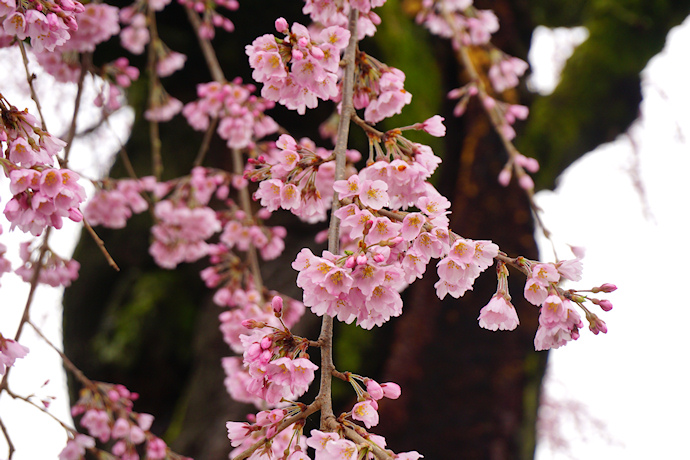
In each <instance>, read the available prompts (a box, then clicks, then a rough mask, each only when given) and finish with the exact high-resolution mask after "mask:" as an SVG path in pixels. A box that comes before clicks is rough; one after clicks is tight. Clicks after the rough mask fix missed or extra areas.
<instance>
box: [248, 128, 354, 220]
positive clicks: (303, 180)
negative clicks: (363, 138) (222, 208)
mask: <svg viewBox="0 0 690 460" xmlns="http://www.w3.org/2000/svg"><path fill="white" fill-rule="evenodd" d="M275 147H276V148H273V149H269V150H268V151H267V152H266V154H265V155H261V156H260V157H258V158H256V159H252V160H251V161H250V165H251V169H248V170H246V171H245V177H247V178H248V179H250V180H252V181H259V182H260V183H259V188H258V190H257V191H256V192H255V193H254V199H255V200H257V201H260V202H261V205H262V206H263V207H265V208H266V209H267V210H269V211H275V210H277V209H279V208H282V209H286V210H289V211H290V212H292V213H293V214H295V215H296V216H298V217H299V218H301V219H302V220H304V221H306V222H310V223H314V222H319V221H322V220H325V219H326V211H327V209H328V208H330V206H331V202H332V200H333V193H332V191H333V182H334V180H335V161H334V158H333V156H332V151H330V150H326V149H324V148H317V147H316V145H315V144H314V143H313V142H312V141H310V140H309V139H306V138H305V139H301V140H300V142H299V143H297V141H296V140H295V139H294V138H293V137H292V136H289V135H287V134H283V135H281V136H280V137H279V138H278V142H276V144H275ZM347 155H348V159H349V160H350V161H357V160H359V158H360V155H359V153H358V152H356V151H351V150H350V151H348V152H347Z"/></svg>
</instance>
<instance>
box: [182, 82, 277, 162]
mask: <svg viewBox="0 0 690 460" xmlns="http://www.w3.org/2000/svg"><path fill="white" fill-rule="evenodd" d="M254 90H255V87H254V85H243V84H242V81H241V80H240V79H236V80H235V81H233V82H231V83H218V82H211V83H204V84H200V85H198V86H197V95H198V96H199V100H197V101H193V102H190V103H188V104H186V105H185V106H184V108H183V109H182V114H183V115H184V116H185V117H186V118H187V122H188V123H189V124H190V126H192V127H193V128H194V129H196V130H197V131H205V130H207V129H208V127H209V124H210V122H211V120H212V119H218V128H217V133H218V135H219V136H220V137H221V138H222V139H225V140H226V141H227V145H228V147H230V148H232V149H243V148H246V147H248V146H250V145H251V144H253V142H254V141H255V140H256V139H261V138H262V137H264V136H267V135H269V134H273V133H275V132H276V131H278V124H277V123H276V122H275V121H274V120H273V118H271V117H269V116H267V115H265V114H264V112H265V111H266V110H267V109H271V108H273V106H274V104H273V102H272V101H267V100H265V99H263V98H258V97H256V96H254V95H253V94H252V93H253V92H254Z"/></svg>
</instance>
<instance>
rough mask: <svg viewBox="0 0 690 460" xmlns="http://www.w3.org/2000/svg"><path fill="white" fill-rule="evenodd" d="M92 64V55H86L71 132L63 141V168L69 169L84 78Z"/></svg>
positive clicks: (75, 100)
mask: <svg viewBox="0 0 690 460" xmlns="http://www.w3.org/2000/svg"><path fill="white" fill-rule="evenodd" d="M90 62H91V54H90V53H85V54H83V55H82V57H81V71H80V73H79V81H78V82H77V96H76V97H75V99H74V112H73V113H72V121H71V123H70V125H69V131H68V132H67V137H66V138H65V139H63V140H64V141H65V142H66V143H67V145H66V146H65V156H64V158H63V159H62V160H60V164H61V165H62V167H63V168H65V167H67V161H68V160H69V153H70V151H71V150H72V141H73V140H74V136H75V134H76V132H77V115H78V114H79V108H80V107H81V95H82V92H83V91H84V78H85V77H86V72H87V69H88V67H89V64H90Z"/></svg>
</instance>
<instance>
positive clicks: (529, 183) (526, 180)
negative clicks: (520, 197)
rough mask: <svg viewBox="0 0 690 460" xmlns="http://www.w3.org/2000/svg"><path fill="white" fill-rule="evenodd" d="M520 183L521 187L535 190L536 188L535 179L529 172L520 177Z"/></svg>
mask: <svg viewBox="0 0 690 460" xmlns="http://www.w3.org/2000/svg"><path fill="white" fill-rule="evenodd" d="M518 183H519V184H520V187H521V188H522V189H523V190H533V189H534V181H533V180H532V178H531V177H529V176H528V175H527V174H524V175H522V176H521V177H520V180H519V181H518Z"/></svg>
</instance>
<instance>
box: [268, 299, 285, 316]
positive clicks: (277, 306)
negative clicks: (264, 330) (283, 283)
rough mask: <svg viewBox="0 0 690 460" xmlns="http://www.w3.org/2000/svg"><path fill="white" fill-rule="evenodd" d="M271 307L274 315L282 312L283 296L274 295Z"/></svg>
mask: <svg viewBox="0 0 690 460" xmlns="http://www.w3.org/2000/svg"><path fill="white" fill-rule="evenodd" d="M271 307H273V313H275V315H276V316H280V315H281V313H282V312H283V298H282V297H280V296H279V295H277V296H274V297H273V299H272V300H271Z"/></svg>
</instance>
